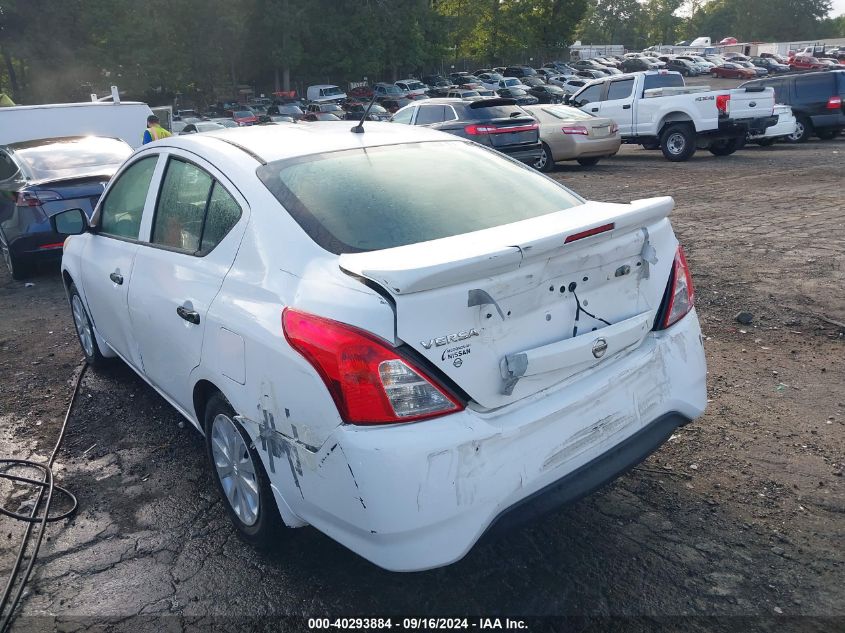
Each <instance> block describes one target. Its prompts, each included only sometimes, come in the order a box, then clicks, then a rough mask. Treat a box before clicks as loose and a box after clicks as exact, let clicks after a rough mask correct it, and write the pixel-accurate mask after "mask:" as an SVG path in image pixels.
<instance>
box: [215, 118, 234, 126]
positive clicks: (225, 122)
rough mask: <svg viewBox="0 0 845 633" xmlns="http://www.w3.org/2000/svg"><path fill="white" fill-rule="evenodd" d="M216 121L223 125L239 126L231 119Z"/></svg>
mask: <svg viewBox="0 0 845 633" xmlns="http://www.w3.org/2000/svg"><path fill="white" fill-rule="evenodd" d="M215 123H219V124H220V125H222V126H223V127H237V126H238V124H237V123H235V122H234V121H232V120H231V119H224V120H222V121H215Z"/></svg>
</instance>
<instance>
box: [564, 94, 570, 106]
mask: <svg viewBox="0 0 845 633" xmlns="http://www.w3.org/2000/svg"><path fill="white" fill-rule="evenodd" d="M571 96H572V95H563V103H564V104H565V105H570V104H571V101H572V99H571V98H570V97H571Z"/></svg>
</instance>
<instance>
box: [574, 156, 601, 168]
mask: <svg viewBox="0 0 845 633" xmlns="http://www.w3.org/2000/svg"><path fill="white" fill-rule="evenodd" d="M575 160H577V161H578V164H579V165H581V166H583V167H594V166H595V165H598V164H599V158H598V157H596V156H594V157H592V158H576V159H575Z"/></svg>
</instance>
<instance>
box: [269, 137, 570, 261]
mask: <svg viewBox="0 0 845 633" xmlns="http://www.w3.org/2000/svg"><path fill="white" fill-rule="evenodd" d="M469 173H471V174H472V175H473V177H472V178H467V177H466V174H469ZM257 174H258V177H259V178H260V179H261V181H262V182H263V183H264V185H265V186H266V187H267V188H268V189H269V190H270V191H271V192H272V193H273V195H274V196H275V197H276V198H277V199H278V200H279V202H280V203H281V204H282V205H283V206H284V208H285V209H286V210H287V211H288V213H290V215H291V216H292V217H293V218H294V220H296V222H297V223H298V224H299V225H300V226H301V227H302V228H303V230H304V231H305V232H306V233H307V234H308V235H309V236H310V237H311V239H313V240H314V241H315V242H316V243H317V244H319V245H320V246H321V247H323V248H325V249H326V250H328V251H330V252H332V253H336V254H339V253H355V252H362V251H372V250H380V249H385V248H393V247H397V246H404V245H406V244H415V243H418V242H425V241H429V240H436V239H439V238H444V237H450V236H453V235H460V234H463V233H469V232H472V231H479V230H482V229H486V228H490V227H494V226H499V225H503V224H510V223H513V222H518V221H520V220H526V219H529V218H534V217H538V216H542V215H547V214H549V213H554V212H555V211H560V210H563V209H569V208H571V207H574V206H576V205H579V204H581V203H582V201H581V199H580V198H578V197H577V196H576V195H575V194H573V193H572V192H570V191H569V190H567V189H565V188H564V187H563V186H561V185H559V184H558V183H556V182H554V181H551V180H549V179H548V178H545V177H544V176H541V175H540V174H538V173H536V172H534V171H533V170H532V169H530V168H528V167H523V166H521V165H518V164H514V163H513V162H511V161H509V160H507V159H505V158H503V157H501V156H499V155H498V154H496V153H494V152H492V151H490V150H486V149H483V148H481V147H479V146H477V145H475V144H473V143H468V142H463V141H435V142H427V143H407V144H402V145H389V146H383V147H371V148H366V149H353V150H345V151H338V152H331V153H326V154H318V155H314V156H306V157H302V158H297V159H291V160H283V161H276V162H274V163H270V164H268V165H264V166H262V167H259V168H258V170H257ZM447 191H460V192H461V193H462V195H461V200H460V202H459V203H456V202H454V201H450V199H449V197H448V196H446V197H444V196H443V192H447ZM515 191H519V192H520V193H519V195H514V192H515Z"/></svg>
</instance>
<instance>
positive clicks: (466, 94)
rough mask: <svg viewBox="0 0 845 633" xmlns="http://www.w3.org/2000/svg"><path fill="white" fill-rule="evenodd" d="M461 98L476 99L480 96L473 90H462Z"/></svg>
mask: <svg viewBox="0 0 845 633" xmlns="http://www.w3.org/2000/svg"><path fill="white" fill-rule="evenodd" d="M460 94H461V96H462V97H478V96H480V95H479V94H478V92H476V91H475V90H464V91H463V92H462V93H460Z"/></svg>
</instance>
